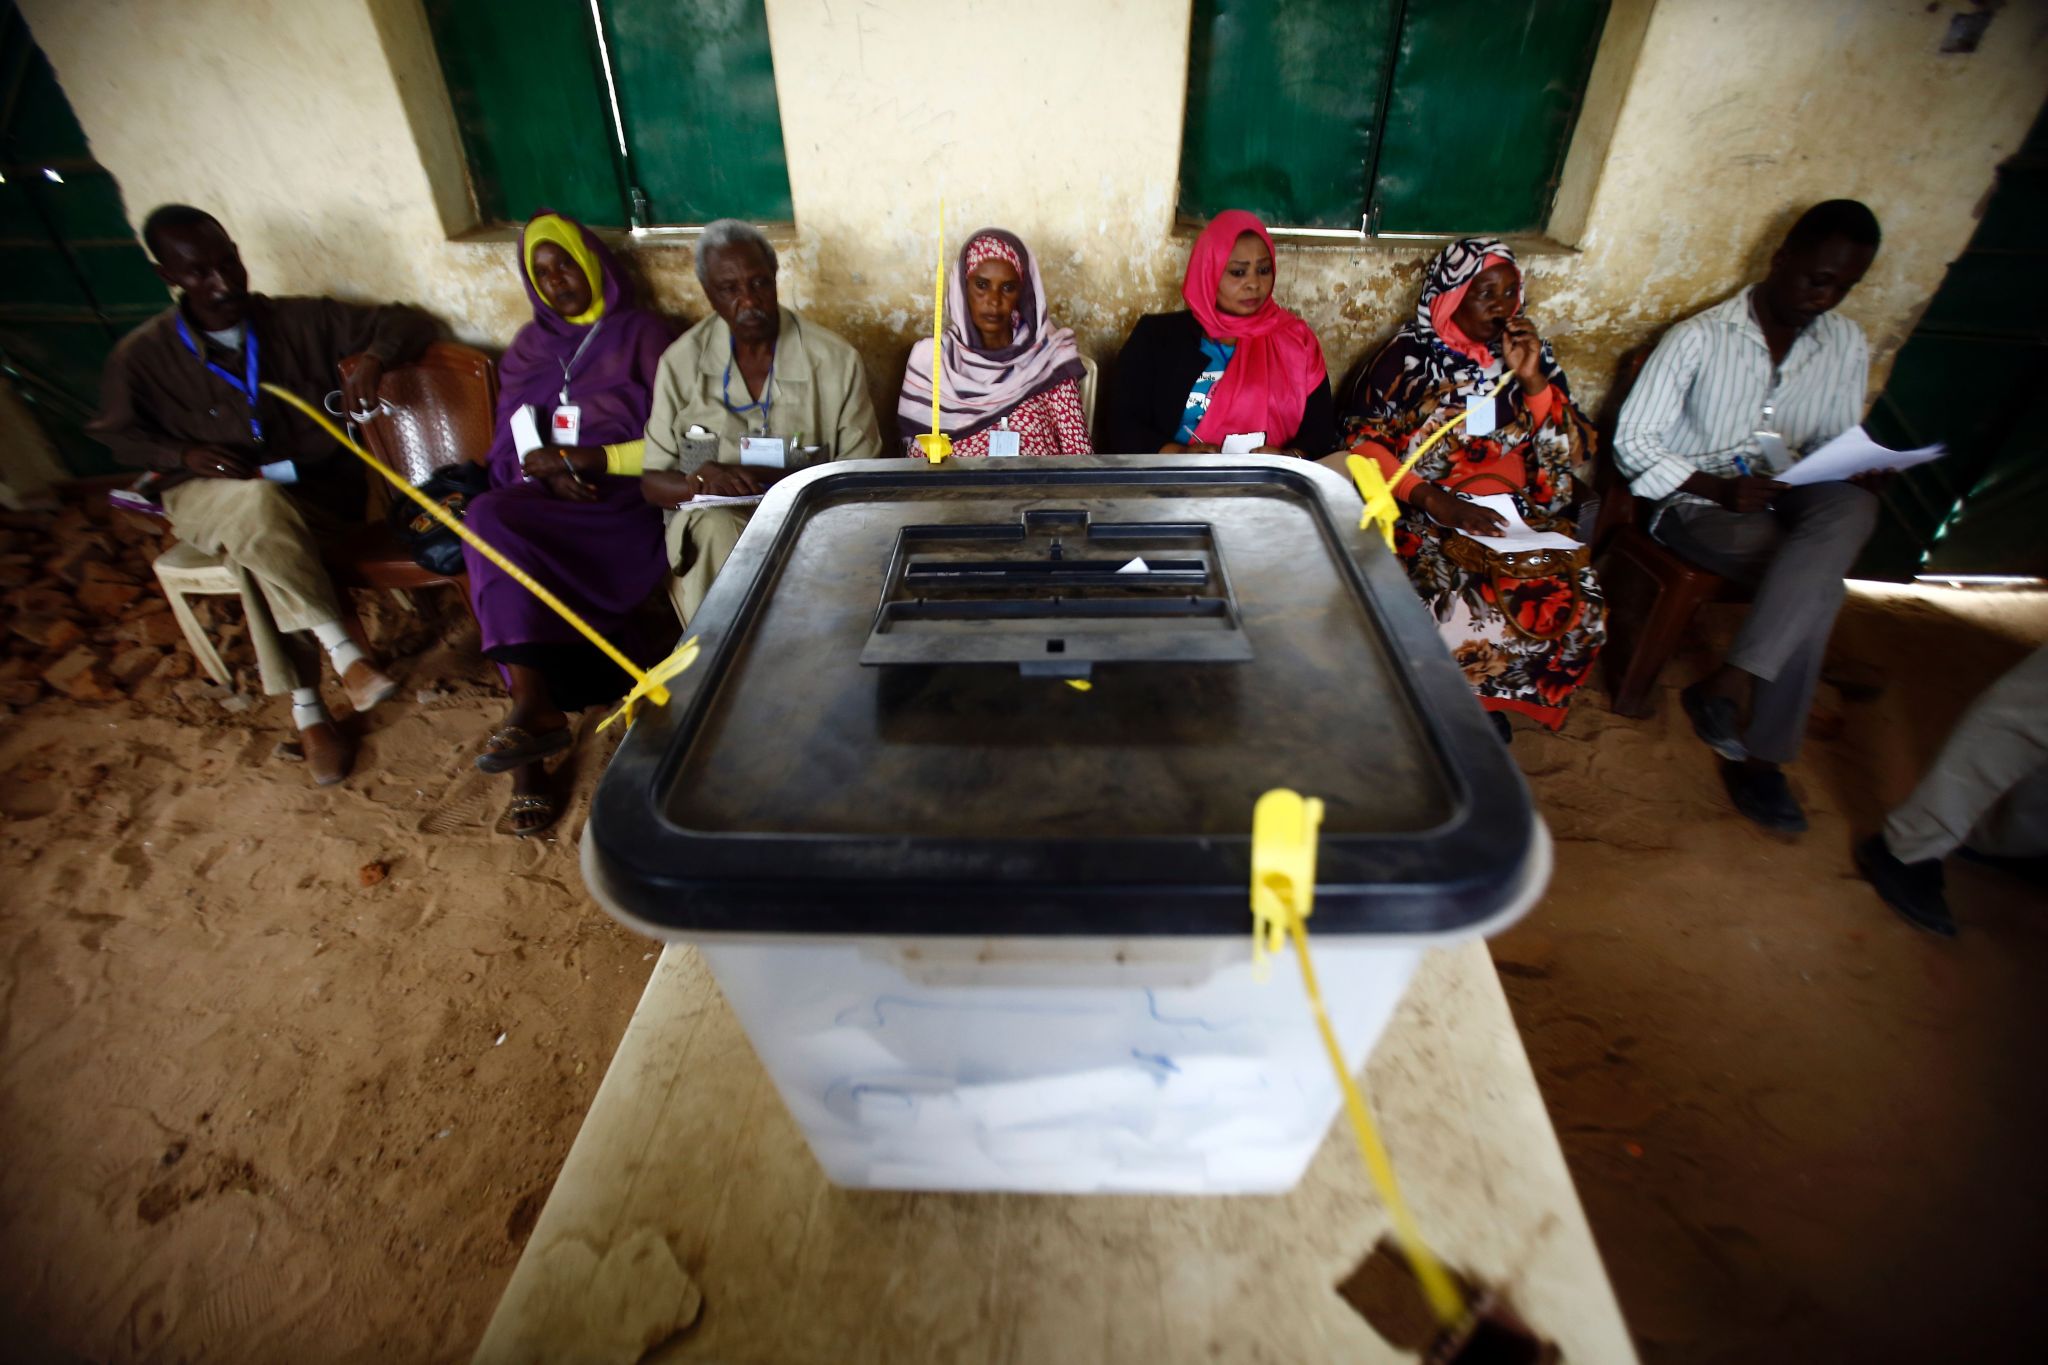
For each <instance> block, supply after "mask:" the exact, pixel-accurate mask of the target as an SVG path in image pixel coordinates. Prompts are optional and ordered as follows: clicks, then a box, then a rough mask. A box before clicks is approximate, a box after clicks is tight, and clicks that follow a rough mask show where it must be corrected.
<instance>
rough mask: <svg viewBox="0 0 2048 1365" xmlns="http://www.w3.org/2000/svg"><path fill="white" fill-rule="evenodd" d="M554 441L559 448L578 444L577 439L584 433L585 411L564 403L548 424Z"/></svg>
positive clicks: (556, 410) (572, 404)
mask: <svg viewBox="0 0 2048 1365" xmlns="http://www.w3.org/2000/svg"><path fill="white" fill-rule="evenodd" d="M548 430H549V431H550V432H551V433H553V441H554V444H555V445H558V446H573V445H576V444H578V442H577V440H576V438H577V437H578V436H579V435H581V434H582V431H583V409H582V408H580V407H578V406H577V405H576V404H574V403H564V404H562V406H560V407H558V408H556V409H555V415H554V418H553V419H552V420H551V421H550V422H549V424H548Z"/></svg>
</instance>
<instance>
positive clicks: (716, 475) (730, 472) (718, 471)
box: [697, 460, 767, 498]
mask: <svg viewBox="0 0 2048 1365" xmlns="http://www.w3.org/2000/svg"><path fill="white" fill-rule="evenodd" d="M697 484H698V487H697V491H698V492H699V493H708V494H710V495H711V496H712V497H714V498H750V497H752V496H754V495H755V494H756V493H763V492H766V491H767V485H765V484H763V483H762V482H761V480H760V479H759V478H757V477H756V476H755V474H754V471H753V470H751V469H748V468H747V467H745V466H744V465H736V464H720V463H718V462H717V461H716V460H713V461H710V462H709V463H707V464H701V465H699V466H697Z"/></svg>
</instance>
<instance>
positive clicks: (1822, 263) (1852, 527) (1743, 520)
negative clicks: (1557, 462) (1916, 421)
mask: <svg viewBox="0 0 2048 1365" xmlns="http://www.w3.org/2000/svg"><path fill="white" fill-rule="evenodd" d="M1877 245H1878V227H1877V219H1876V217H1875V216H1873V215H1872V214H1871V212H1870V210H1869V209H1868V208H1866V207H1864V206H1863V205H1862V204H1860V203H1857V202H1856V201H1855V200H1853V199H1831V200H1828V201H1827V202H1826V203H1823V204H1817V205H1815V206H1814V207H1813V208H1811V209H1808V210H1807V211H1806V213H1805V214H1804V215H1802V216H1801V217H1800V219H1799V221H1798V222H1797V223H1795V224H1794V225H1793V227H1792V230H1791V232H1789V233H1787V234H1786V237H1785V241H1784V244H1783V245H1782V246H1780V247H1779V248H1778V250H1777V251H1776V253H1775V254H1773V255H1772V257H1771V269H1770V273H1769V274H1768V275H1767V276H1765V278H1764V279H1763V281H1762V282H1761V283H1759V284H1754V285H1751V286H1749V287H1748V288H1745V289H1743V290H1742V291H1741V292H1740V293H1738V294H1736V295H1735V296H1734V297H1733V298H1731V299H1729V300H1727V301H1726V302H1725V303H1720V304H1716V305H1715V306H1714V307H1712V308H1709V309H1707V310H1706V311H1705V312H1702V313H1699V314H1696V315H1695V316H1693V317H1690V318H1687V319H1686V320H1685V321H1684V322H1681V323H1679V324H1678V325H1677V326H1675V327H1673V328H1672V329H1671V330H1670V331H1669V332H1668V333H1666V334H1665V336H1664V339H1663V340H1662V341H1661V342H1659V343H1658V345H1657V350H1656V352H1655V353H1654V354H1653V355H1651V357H1650V359H1649V362H1648V363H1647V364H1646V365H1644V367H1643V373H1642V376H1641V378H1640V379H1639V380H1638V381H1637V383H1636V386H1635V389H1634V391H1633V392H1631V393H1630V394H1629V398H1628V402H1627V403H1626V404H1624V405H1623V407H1622V410H1621V420H1620V423H1619V424H1618V425H1617V427H1616V428H1615V434H1614V454H1615V460H1616V462H1617V463H1618V464H1619V465H1620V466H1621V469H1622V471H1623V472H1624V473H1625V474H1627V475H1628V478H1629V486H1630V488H1631V489H1632V490H1633V491H1634V492H1635V494H1636V496H1638V497H1642V498H1649V499H1654V500H1655V501H1656V503H1657V506H1656V509H1655V513H1654V517H1653V520H1652V522H1651V533H1652V534H1653V535H1655V536H1656V537H1657V538H1658V539H1659V540H1661V541H1663V542H1664V543H1665V544H1666V545H1668V546H1670V547H1671V548H1672V549H1673V550H1675V551H1676V552H1677V553H1678V554H1679V555H1680V556H1681V557H1683V558H1684V559H1687V560H1689V561H1691V562H1692V563H1694V564H1697V565H1699V566H1700V567H1702V568H1704V569H1709V570H1711V571H1713V572H1714V573H1717V574H1720V575H1721V576H1723V577H1725V578H1730V579H1734V580H1736V581H1737V582H1741V583H1745V584H1748V585H1749V586H1750V587H1752V588H1754V589H1755V590H1756V598H1755V603H1754V605H1753V606H1752V607H1751V608H1750V611H1749V616H1748V618H1747V619H1746V620H1745V621H1744V622H1743V625H1742V630H1741V633H1740V634H1739V635H1737V636H1736V639H1735V645H1734V647H1733V648H1732V649H1730V650H1729V652H1728V657H1727V658H1726V659H1725V660H1724V661H1723V662H1722V664H1721V666H1720V667H1719V668H1718V669H1717V670H1715V672H1713V673H1712V674H1710V675H1709V676H1708V677H1706V678H1704V679H1702V680H1701V681H1699V682H1697V683H1695V684H1693V685H1692V686H1691V687H1688V688H1686V689H1685V691H1684V692H1683V693H1682V694H1681V697H1682V699H1683V701H1684V703H1685V711H1686V715H1687V716H1688V717H1690V718H1691V720H1692V725H1693V729H1694V731H1695V732H1696V733H1697V734H1698V735H1699V737H1700V738H1701V739H1702V740H1704V741H1705V742H1706V743H1707V745H1708V747H1710V748H1712V749H1713V750H1714V752H1715V753H1717V754H1719V755H1721V757H1723V758H1724V759H1727V760H1728V763H1727V764H1726V765H1725V767H1724V769H1723V773H1724V776H1725V778H1726V781H1727V784H1728V792H1729V795H1730V796H1731V797H1732V798H1733V799H1734V801H1735V806H1736V809H1738V810H1740V811H1741V812H1742V813H1743V814H1744V815H1746V816H1748V817H1749V818H1750V819H1751V820H1754V821H1755V822H1756V823H1758V824H1759V825H1762V826H1764V827H1765V828H1766V829H1772V830H1777V831H1780V832H1783V833H1795V834H1796V833H1798V832H1800V831H1802V830H1804V829H1805V828H1806V815H1805V812H1803V811H1802V810H1801V809H1800V808H1799V802H1798V801H1797V800H1796V799H1795V798H1794V797H1793V795H1792V791H1791V788H1790V787H1789V786H1788V785H1787V784H1786V781H1785V775H1784V773H1783V771H1782V770H1781V768H1780V766H1779V765H1781V764H1784V763H1788V762H1790V761H1791V760H1792V759H1793V758H1794V757H1796V756H1797V755H1798V753H1799V744H1800V740H1801V739H1802V738H1804V736H1805V732H1806V716H1807V712H1808V710H1809V709H1810V708H1811V707H1812V705H1813V690H1814V686H1815V684H1816V683H1817V682H1818V681H1819V678H1820V666H1821V657H1822V655H1823V653H1824V652H1825V651H1826V649H1827V643H1828V635H1829V634H1830V632H1832V631H1833V629H1834V624H1835V614H1836V613H1837V612H1838V611H1839V610H1840V609H1841V605H1842V598H1843V596H1844V594H1845V591H1846V589H1845V588H1844V585H1843V581H1842V580H1843V575H1844V574H1846V573H1847V572H1848V570H1849V566H1850V565H1851V564H1852V563H1854V562H1855V559H1856V555H1857V553H1858V552H1859V551H1860V550H1861V549H1862V548H1863V542H1864V541H1865V540H1867V539H1869V538H1870V532H1871V529H1872V528H1873V527H1874V526H1875V525H1876V523H1877V499H1876V497H1875V496H1874V495H1873V494H1872V493H1871V492H1869V491H1868V489H1866V488H1863V487H1860V486H1858V485H1857V484H1853V483H1818V484H1809V485H1805V486H1802V487H1796V488H1794V487H1788V486H1786V485H1785V484H1782V483H1779V482H1778V481H1777V480H1776V479H1775V478H1774V477H1773V475H1775V474H1778V473H1782V472H1783V471H1784V469H1785V467H1786V466H1787V465H1789V464H1790V463H1791V462H1792V461H1793V460H1796V459H1798V458H1799V457H1800V456H1801V455H1803V454H1805V453H1806V452H1808V451H1810V450H1812V449H1814V448H1815V447H1817V446H1819V445H1822V444H1824V443H1825V442H1827V441H1829V440H1832V439H1833V438H1834V437H1836V436H1838V435H1840V434H1841V433H1842V432H1844V431H1846V430H1848V429H1849V428H1850V427H1852V426H1854V425H1856V423H1857V422H1858V421H1860V420H1861V419H1862V415H1863V395H1864V389H1865V387H1866V385H1867V383H1868V379H1869V369H1870V351H1869V347H1868V345H1867V344H1866V343H1865V341H1864V339H1863V329H1862V328H1860V327H1858V326H1857V325H1856V324H1855V323H1853V322H1851V321H1850V320H1849V319H1847V318H1844V317H1837V316H1835V315H1834V313H1833V312H1832V311H1831V310H1832V309H1833V308H1834V307H1835V305H1837V304H1839V303H1840V302H1841V301H1842V300H1843V299H1844V298H1845V297H1847V296H1848V293H1849V291H1850V290H1851V289H1853V288H1854V287H1855V286H1856V283H1857V281H1859V280H1861V279H1862V278H1863V275H1864V272H1865V271H1867V270H1869V269H1870V263H1871V261H1872V259H1874V258H1875V256H1876V255H1877ZM1745 712H1746V716H1745Z"/></svg>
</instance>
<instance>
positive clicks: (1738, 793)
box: [1721, 763, 1806, 834]
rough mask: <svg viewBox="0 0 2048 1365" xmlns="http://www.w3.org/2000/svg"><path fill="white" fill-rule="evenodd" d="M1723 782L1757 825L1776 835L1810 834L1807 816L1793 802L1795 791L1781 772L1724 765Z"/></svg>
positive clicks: (1735, 800) (1736, 764) (1780, 770)
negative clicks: (1793, 792)
mask: <svg viewBox="0 0 2048 1365" xmlns="http://www.w3.org/2000/svg"><path fill="white" fill-rule="evenodd" d="M1721 780H1722V781H1723V782H1725V783H1726V784H1727V786H1728V795H1729V796H1730V797H1731V798H1732V799H1733V800H1734V802H1735V809H1737V810H1739V811H1741V812H1742V813H1743V815H1745V816H1746V817H1748V818H1749V819H1750V820H1752V821H1753V822H1755V823H1756V824H1759V825H1762V826H1763V827H1764V828H1765V829H1767V830H1770V831H1771V832H1772V833H1774V834H1804V833H1806V812H1805V811H1803V810H1801V809H1799V802H1798V801H1796V800H1795V799H1793V796H1792V788H1791V785H1790V784H1789V783H1787V782H1786V781H1785V774H1784V772H1783V770H1782V769H1778V768H1752V767H1750V766H1749V765H1748V764H1746V763H1724V764H1722V765H1721Z"/></svg>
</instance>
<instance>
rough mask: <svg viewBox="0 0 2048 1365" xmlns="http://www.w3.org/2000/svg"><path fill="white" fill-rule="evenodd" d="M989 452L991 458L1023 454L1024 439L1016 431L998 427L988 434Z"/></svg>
mask: <svg viewBox="0 0 2048 1365" xmlns="http://www.w3.org/2000/svg"><path fill="white" fill-rule="evenodd" d="M988 453H989V457H990V458H991V459H1000V458H1003V457H1007V456H1011V455H1022V454H1023V453H1024V451H1023V447H1022V440H1021V438H1020V437H1019V436H1018V435H1017V433H1016V432H1014V431H1004V430H1001V429H1000V428H998V429H997V430H995V431H991V432H990V433H989V434H988Z"/></svg>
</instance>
